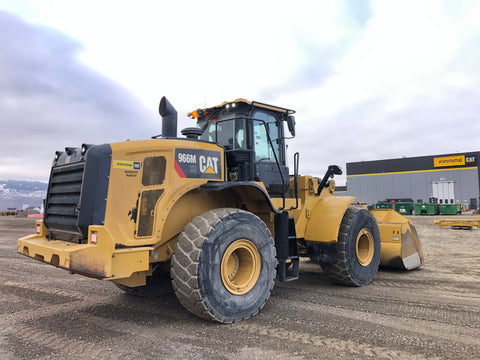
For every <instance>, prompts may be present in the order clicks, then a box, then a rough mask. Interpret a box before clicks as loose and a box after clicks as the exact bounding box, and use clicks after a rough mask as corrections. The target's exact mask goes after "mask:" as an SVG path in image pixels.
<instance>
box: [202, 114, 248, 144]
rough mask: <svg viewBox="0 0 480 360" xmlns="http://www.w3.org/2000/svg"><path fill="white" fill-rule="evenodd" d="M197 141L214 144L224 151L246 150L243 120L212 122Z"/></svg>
mask: <svg viewBox="0 0 480 360" xmlns="http://www.w3.org/2000/svg"><path fill="white" fill-rule="evenodd" d="M199 139H200V140H206V141H210V142H216V143H217V144H218V145H220V146H223V147H224V148H225V150H239V149H246V146H247V143H246V136H245V119H232V120H225V121H218V122H212V123H210V124H209V125H208V127H207V128H206V129H205V131H204V132H203V134H202V135H201V136H200V138H199Z"/></svg>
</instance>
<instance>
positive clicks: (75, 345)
mask: <svg viewBox="0 0 480 360" xmlns="http://www.w3.org/2000/svg"><path fill="white" fill-rule="evenodd" d="M9 337H13V338H14V339H13V341H17V343H20V344H21V343H27V342H28V343H29V344H30V346H32V345H34V346H35V347H38V348H40V352H41V353H44V354H45V355H44V356H43V357H44V358H50V357H52V356H57V357H59V358H90V359H119V358H125V357H124V355H126V354H125V353H124V352H122V351H118V349H115V350H112V349H109V348H106V347H105V346H104V345H103V344H101V343H100V344H97V343H93V342H91V341H85V340H81V339H71V338H68V337H65V336H62V335H60V334H57V333H54V332H49V331H46V330H45V329H37V328H34V327H31V326H29V325H25V324H23V325H17V326H15V328H14V329H12V330H11V331H10V334H9Z"/></svg>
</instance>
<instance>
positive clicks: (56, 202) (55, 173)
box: [45, 161, 85, 243]
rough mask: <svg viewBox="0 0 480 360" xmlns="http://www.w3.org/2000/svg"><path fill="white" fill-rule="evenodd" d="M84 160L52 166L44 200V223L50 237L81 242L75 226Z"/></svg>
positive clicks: (80, 236)
mask: <svg viewBox="0 0 480 360" xmlns="http://www.w3.org/2000/svg"><path fill="white" fill-rule="evenodd" d="M84 168H85V162H83V161H82V162H77V163H74V164H69V165H64V166H59V167H54V168H53V169H52V173H51V176H50V184H49V189H48V193H47V199H46V201H45V225H46V226H47V228H48V230H49V235H50V238H52V239H56V238H59V239H62V240H66V241H72V242H77V243H78V242H81V240H82V234H81V232H80V230H79V228H78V226H77V224H78V215H79V206H80V195H81V191H82V179H83V172H84Z"/></svg>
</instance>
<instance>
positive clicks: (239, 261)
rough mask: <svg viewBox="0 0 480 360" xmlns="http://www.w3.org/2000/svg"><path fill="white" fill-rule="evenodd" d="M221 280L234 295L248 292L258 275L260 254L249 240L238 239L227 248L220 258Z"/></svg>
mask: <svg viewBox="0 0 480 360" xmlns="http://www.w3.org/2000/svg"><path fill="white" fill-rule="evenodd" d="M220 271H221V275H222V282H223V285H224V286H225V288H226V289H227V290H228V291H229V292H231V293H232V294H234V295H243V294H246V293H248V292H249V291H250V290H252V288H253V287H254V286H255V284H256V283H257V280H258V276H259V275H260V254H259V253H258V250H257V247H256V246H255V245H253V244H252V243H251V242H250V241H248V240H244V239H240V240H237V241H234V242H233V243H231V244H230V246H229V247H228V248H227V250H226V251H225V253H224V254H223V258H222V266H221V269H220Z"/></svg>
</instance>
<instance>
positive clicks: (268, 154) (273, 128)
mask: <svg viewBox="0 0 480 360" xmlns="http://www.w3.org/2000/svg"><path fill="white" fill-rule="evenodd" d="M253 117H254V119H258V120H263V121H255V120H254V127H253V136H254V146H255V161H275V155H274V153H273V151H275V153H276V155H277V157H278V156H279V144H278V128H277V120H276V118H275V117H274V116H272V115H269V114H267V113H264V112H262V111H257V112H255V114H254V115H253ZM267 129H268V134H269V135H270V140H271V141H272V145H273V149H272V146H271V145H270V143H269V142H268V136H267ZM279 160H280V159H279Z"/></svg>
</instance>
